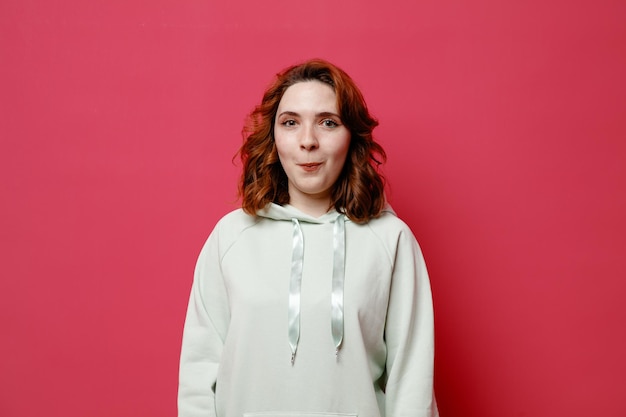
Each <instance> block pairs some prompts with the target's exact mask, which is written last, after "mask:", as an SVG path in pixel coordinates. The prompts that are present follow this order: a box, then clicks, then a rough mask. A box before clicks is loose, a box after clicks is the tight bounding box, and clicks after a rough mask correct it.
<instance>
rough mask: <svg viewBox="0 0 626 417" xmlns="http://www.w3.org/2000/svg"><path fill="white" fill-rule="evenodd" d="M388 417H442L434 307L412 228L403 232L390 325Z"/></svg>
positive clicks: (397, 257) (390, 306)
mask: <svg viewBox="0 0 626 417" xmlns="http://www.w3.org/2000/svg"><path fill="white" fill-rule="evenodd" d="M385 341H386V344H387V364H386V371H387V383H386V389H385V393H386V395H385V397H386V416H387V417H405V416H406V417H408V416H411V417H434V416H438V411H437V405H436V402H435V396H434V390H433V360H434V326H433V305H432V295H431V289H430V282H429V279H428V272H427V270H426V264H425V262H424V258H423V256H422V252H421V250H420V248H419V245H418V243H417V241H416V240H415V237H414V236H413V234H412V233H411V231H410V230H409V229H408V227H407V228H406V229H405V230H404V231H402V233H401V234H400V236H399V241H398V246H397V251H396V258H395V263H394V270H393V276H392V283H391V291H390V295H389V307H388V309H387V321H386V324H385Z"/></svg>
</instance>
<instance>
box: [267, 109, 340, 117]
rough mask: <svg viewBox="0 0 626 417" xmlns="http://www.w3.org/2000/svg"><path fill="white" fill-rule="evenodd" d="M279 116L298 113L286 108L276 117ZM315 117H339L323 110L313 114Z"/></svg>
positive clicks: (297, 114)
mask: <svg viewBox="0 0 626 417" xmlns="http://www.w3.org/2000/svg"><path fill="white" fill-rule="evenodd" d="M281 116H296V117H299V116H300V113H297V112H295V111H290V110H286V111H284V112H281V113H280V114H279V115H278V117H281ZM315 116H316V117H329V116H333V117H341V116H339V115H338V114H337V113H333V112H331V111H323V112H319V113H316V114H315Z"/></svg>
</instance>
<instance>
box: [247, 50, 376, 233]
mask: <svg viewBox="0 0 626 417" xmlns="http://www.w3.org/2000/svg"><path fill="white" fill-rule="evenodd" d="M315 80H316V81H320V82H322V83H324V84H327V85H329V86H330V87H332V89H333V90H334V92H335V95H336V96H337V108H338V109H339V116H340V117H341V122H342V123H343V124H344V126H346V127H347V128H348V130H349V131H350V135H351V138H350V148H349V150H348V156H347V158H346V162H345V164H344V166H343V170H342V171H341V174H340V175H339V178H338V179H337V182H336V183H335V185H334V186H333V189H332V191H331V206H334V208H335V210H337V211H338V212H341V213H344V214H345V215H346V216H348V218H349V219H350V220H352V221H354V222H357V223H363V222H367V221H368V220H369V219H371V218H373V217H377V216H378V215H380V213H381V212H382V210H383V208H384V206H385V194H384V188H385V179H384V177H383V176H382V175H381V174H380V173H379V172H378V166H379V165H380V164H382V163H383V162H385V160H386V155H385V151H384V150H383V148H382V147H381V146H380V145H379V144H378V143H376V142H375V141H374V139H373V137H372V131H373V130H374V128H375V127H376V126H377V125H378V121H377V120H376V119H375V118H373V117H372V116H371V115H370V114H369V112H368V110H367V105H366V104H365V100H364V99H363V95H362V94H361V92H360V91H359V89H358V87H357V86H356V84H355V83H354V81H352V79H351V78H350V76H348V74H346V73H345V72H344V71H343V70H341V69H340V68H338V67H336V66H335V65H333V64H331V63H329V62H326V61H323V60H320V59H314V60H310V61H306V62H304V63H302V64H300V65H295V66H292V67H289V68H287V69H286V70H284V71H283V72H280V73H279V74H277V76H276V79H275V80H274V82H273V83H272V84H271V85H270V86H269V88H268V89H267V90H266V91H265V94H264V95H263V100H262V101H261V104H259V105H258V106H256V108H255V109H254V110H253V111H252V113H251V114H250V115H249V116H248V120H247V123H246V125H245V126H244V129H243V131H242V135H243V138H244V143H243V145H242V146H241V149H239V155H240V157H241V161H242V163H243V173H242V175H241V180H240V183H239V195H240V197H241V199H242V208H243V210H244V211H245V212H246V213H248V214H251V215H256V212H257V211H258V210H260V209H262V208H264V207H265V206H266V205H267V204H268V203H276V204H280V205H283V204H287V203H288V202H289V191H288V186H287V184H288V181H287V174H285V171H284V170H283V167H282V165H281V164H280V161H279V159H278V152H277V151H276V143H275V142H274V123H275V118H276V112H277V111H278V104H279V103H280V100H281V98H282V97H283V94H284V93H285V90H287V88H289V87H290V86H292V85H294V84H296V83H299V82H303V81H315Z"/></svg>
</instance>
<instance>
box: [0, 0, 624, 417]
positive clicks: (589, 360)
mask: <svg viewBox="0 0 626 417" xmlns="http://www.w3.org/2000/svg"><path fill="white" fill-rule="evenodd" d="M624 22H626V2H624V1H621V0H615V1H608V0H604V1H591V0H588V1H584V0H583V1H571V0H569V1H542V0H530V1H504V2H503V1H490V0H476V1H472V2H469V1H458V0H457V1H434V0H433V1H420V2H415V1H385V2H378V1H373V0H368V1H357V0H334V1H319V2H313V3H312V2H304V1H290V2H287V1H276V0H271V1H268V0H265V1H249V2H245V3H243V2H239V1H235V2H227V1H222V2H220V3H219V4H216V2H214V1H209V0H204V1H199V0H195V1H192V0H189V1H180V0H178V1H177V0H109V1H80V0H64V1H55V2H50V1H43V0H3V1H2V2H0V139H1V142H0V174H1V182H0V195H1V199H2V200H1V204H0V233H1V235H2V238H1V241H0V245H1V246H0V256H1V262H0V273H1V280H0V331H1V335H2V336H1V341H0V415H2V416H7V417H13V416H43V415H45V416H55V417H56V416H59V417H60V416H63V417H79V416H80V417H84V416H90V417H98V416H102V417H105V416H106V417H110V416H134V417H137V416H173V415H175V413H176V403H175V401H176V388H177V366H178V354H179V349H180V339H181V331H182V325H183V319H184V312H185V308H186V303H187V297H188V292H189V288H190V285H191V275H192V270H193V266H194V262H195V259H196V256H197V254H198V252H199V250H200V247H201V245H202V243H203V241H204V239H205V238H206V237H207V235H208V234H209V232H210V231H211V229H212V227H213V225H214V224H215V222H216V221H217V220H218V218H219V217H220V216H221V215H223V214H224V213H226V212H227V211H229V210H231V209H232V208H234V207H235V206H236V194H235V189H236V188H235V186H236V181H237V177H238V172H239V166H238V165H234V164H233V163H232V161H231V158H232V157H233V155H234V154H235V152H236V150H237V149H238V146H239V144H240V142H241V137H240V130H241V127H242V123H243V119H244V117H245V115H246V114H247V113H248V112H249V111H250V110H251V109H252V107H253V106H254V105H255V104H256V103H257V102H258V101H259V99H260V96H261V94H262V92H263V90H264V88H265V86H266V85H267V83H268V82H269V81H270V79H271V78H272V75H273V74H274V73H275V72H277V71H278V70H279V69H282V68H283V67H285V66H287V65H289V64H292V63H294V62H297V61H300V60H303V59H305V58H310V57H322V58H326V59H329V60H331V61H333V62H335V63H337V64H338V65H339V66H341V67H343V68H344V69H345V70H346V71H347V72H348V73H350V74H351V75H352V76H353V78H354V79H355V80H356V82H357V83H358V84H359V85H360V86H361V87H362V90H363V92H364V94H365V96H366V99H367V101H368V103H369V106H370V108H371V110H372V112H373V113H374V114H375V115H376V116H377V117H378V118H379V119H380V122H381V125H380V128H379V129H378V130H377V132H376V133H377V137H378V139H379V140H380V142H381V143H382V144H383V145H384V146H385V147H386V149H387V151H388V153H389V163H388V165H387V167H386V173H387V176H388V179H389V182H390V183H391V189H390V193H389V199H390V201H391V203H392V205H393V206H394V207H395V209H396V211H397V212H398V213H399V214H400V216H401V217H402V218H404V219H405V220H406V221H407V223H409V224H410V225H411V227H412V228H413V230H414V232H415V234H416V236H417V237H418V239H419V241H420V243H421V245H422V247H423V250H424V252H425V255H426V258H427V262H428V265H429V268H430V272H431V279H432V285H433V291H434V301H435V307H436V326H437V340H436V342H437V351H436V354H437V357H436V371H437V373H436V387H437V394H438V398H439V403H440V409H441V413H442V415H443V416H445V417H451V416H454V417H461V416H463V417H492V416H493V417H502V416H531V417H543V416H546V417H547V416H568V417H578V416H580V417H583V416H585V417H588V416H623V415H626V395H625V393H626V358H625V354H624V353H625V352H626V331H625V327H626V273H625V271H626V216H625V214H624V213H626V122H625V119H626V99H625V97H626V83H625V74H626V24H625V23H624Z"/></svg>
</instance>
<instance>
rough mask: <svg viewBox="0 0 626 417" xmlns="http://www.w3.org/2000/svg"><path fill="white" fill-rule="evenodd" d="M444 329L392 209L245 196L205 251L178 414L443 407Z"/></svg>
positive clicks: (409, 416) (276, 415) (431, 412)
mask: <svg viewBox="0 0 626 417" xmlns="http://www.w3.org/2000/svg"><path fill="white" fill-rule="evenodd" d="M344 251H345V252H344ZM433 342H434V337H433V310H432V299H431V291H430V284H429V280H428V273H427V271H426V266H425V264H424V259H423V257H422V253H421V251H420V248H419V246H418V244H417V242H416V240H415V238H414V236H413V234H412V233H411V230H410V229H409V228H408V226H407V225H406V224H405V223H404V222H402V221H401V220H400V219H398V218H397V217H396V216H395V214H394V213H393V212H392V211H391V209H387V210H386V211H385V212H384V213H383V214H382V215H381V216H380V217H378V218H376V219H372V220H370V221H369V222H368V223H366V224H357V223H353V222H351V221H350V220H348V219H347V218H346V217H345V216H344V215H342V214H339V213H337V212H336V211H334V210H333V211H331V212H329V213H327V214H325V215H323V216H321V217H319V218H314V217H311V216H308V215H306V214H304V213H302V212H300V211H299V210H297V209H295V208H294V207H292V206H289V205H286V206H279V205H276V204H271V205H269V206H268V207H267V208H266V209H265V210H262V211H260V212H259V213H258V216H256V217H255V216H249V215H247V214H245V213H244V212H243V211H242V210H241V209H239V210H236V211H233V212H231V213H229V214H228V215H226V216H224V217H223V218H222V219H221V220H220V221H219V222H218V224H217V225H216V227H215V229H214V230H213V232H212V233H211V235H210V236H209V239H208V240H207V242H206V244H205V245H204V248H203V249H202V252H201V253H200V257H199V259H198V263H197V265H196V270H195V275H194V281H193V286H192V290H191V297H190V300H189V307H188V311H187V317H186V322H185V329H184V335H183V345H182V351H181V363H180V383H179V393H178V410H179V414H178V415H179V417H200V416H203V417H207V416H214V417H326V416H345V417H347V416H360V417H401V416H402V417H427V416H428V417H432V416H437V406H436V403H435V399H434V393H433V354H434V345H433Z"/></svg>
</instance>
